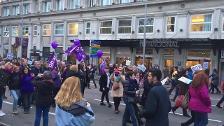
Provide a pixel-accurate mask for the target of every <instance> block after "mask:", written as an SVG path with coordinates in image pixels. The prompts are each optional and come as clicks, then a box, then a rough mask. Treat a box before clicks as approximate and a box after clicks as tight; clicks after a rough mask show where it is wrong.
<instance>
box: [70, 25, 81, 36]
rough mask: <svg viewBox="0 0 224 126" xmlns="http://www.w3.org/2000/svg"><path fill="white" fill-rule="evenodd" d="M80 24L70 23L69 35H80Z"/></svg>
mask: <svg viewBox="0 0 224 126" xmlns="http://www.w3.org/2000/svg"><path fill="white" fill-rule="evenodd" d="M78 29H79V24H78V23H69V24H68V35H78Z"/></svg>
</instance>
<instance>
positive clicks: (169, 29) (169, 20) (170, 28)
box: [166, 17, 176, 32]
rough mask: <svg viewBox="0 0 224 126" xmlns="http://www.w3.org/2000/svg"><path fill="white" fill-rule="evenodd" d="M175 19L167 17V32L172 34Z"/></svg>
mask: <svg viewBox="0 0 224 126" xmlns="http://www.w3.org/2000/svg"><path fill="white" fill-rule="evenodd" d="M175 22H176V19H175V17H167V22H166V23H167V32H174V31H175Z"/></svg>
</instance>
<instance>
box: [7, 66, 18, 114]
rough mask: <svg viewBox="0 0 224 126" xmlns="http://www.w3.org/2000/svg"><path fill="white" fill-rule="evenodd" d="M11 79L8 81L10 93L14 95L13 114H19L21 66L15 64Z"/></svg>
mask: <svg viewBox="0 0 224 126" xmlns="http://www.w3.org/2000/svg"><path fill="white" fill-rule="evenodd" d="M13 69H14V70H13V73H12V76H11V81H10V82H9V83H8V87H9V90H10V94H11V96H12V97H13V112H12V113H13V114H18V111H17V105H18V100H19V98H20V96H21V95H20V81H21V80H20V67H19V66H17V65H14V68H13Z"/></svg>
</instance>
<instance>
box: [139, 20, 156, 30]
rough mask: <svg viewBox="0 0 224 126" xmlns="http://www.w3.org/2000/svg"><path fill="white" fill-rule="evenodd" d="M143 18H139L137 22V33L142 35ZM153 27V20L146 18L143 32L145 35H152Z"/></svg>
mask: <svg viewBox="0 0 224 126" xmlns="http://www.w3.org/2000/svg"><path fill="white" fill-rule="evenodd" d="M144 22H145V19H144V18H140V19H139V20H138V33H144ZM153 27H154V18H146V22H145V32H146V33H153Z"/></svg>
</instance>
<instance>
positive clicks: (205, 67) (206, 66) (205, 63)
mask: <svg viewBox="0 0 224 126" xmlns="http://www.w3.org/2000/svg"><path fill="white" fill-rule="evenodd" d="M203 68H204V69H205V70H206V69H208V62H204V63H203Z"/></svg>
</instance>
